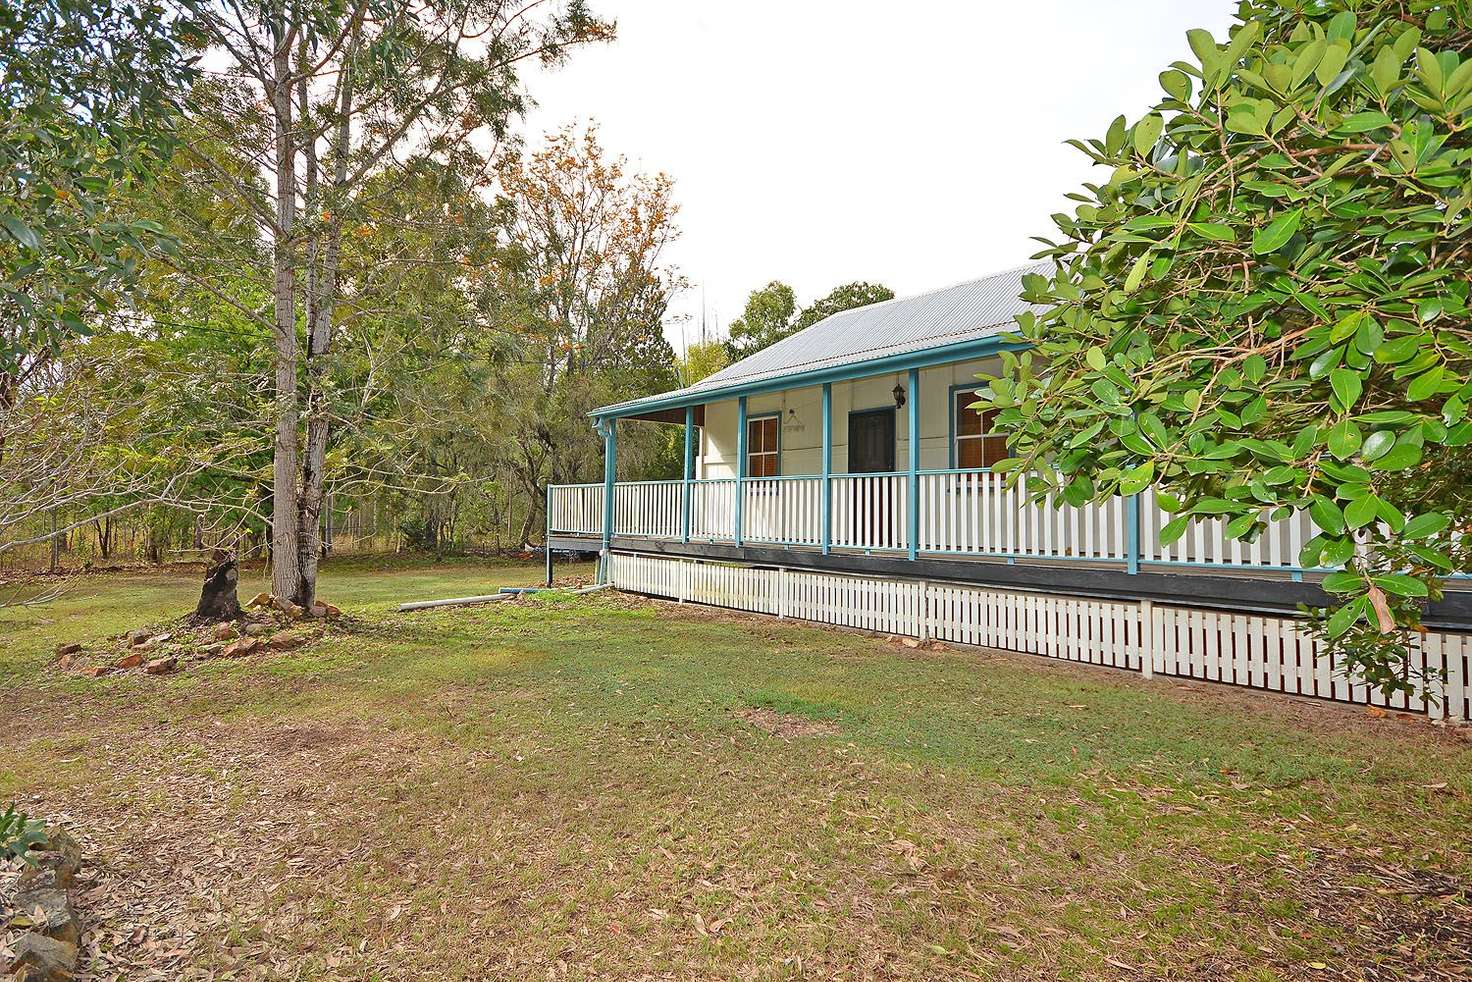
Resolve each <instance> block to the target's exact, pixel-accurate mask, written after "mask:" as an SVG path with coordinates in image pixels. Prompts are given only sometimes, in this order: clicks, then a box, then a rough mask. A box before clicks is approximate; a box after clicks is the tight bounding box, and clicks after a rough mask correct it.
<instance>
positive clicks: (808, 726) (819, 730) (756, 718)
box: [736, 707, 839, 740]
mask: <svg viewBox="0 0 1472 982" xmlns="http://www.w3.org/2000/svg"><path fill="white" fill-rule="evenodd" d="M736 715H737V716H739V717H741V718H742V719H744V720H746V722H748V723H750V724H751V725H752V726H755V727H756V728H757V729H759V730H765V731H766V732H768V733H770V734H772V735H773V736H778V737H781V738H782V739H784V740H791V739H792V738H793V737H812V736H837V735H838V733H839V729H838V727H836V726H834V725H833V724H832V723H820V722H818V721H817V720H813V719H808V718H807V717H805V716H794V715H792V714H791V713H779V712H777V711H776V710H774V709H758V708H755V707H752V708H748V709H738V710H737V711H736Z"/></svg>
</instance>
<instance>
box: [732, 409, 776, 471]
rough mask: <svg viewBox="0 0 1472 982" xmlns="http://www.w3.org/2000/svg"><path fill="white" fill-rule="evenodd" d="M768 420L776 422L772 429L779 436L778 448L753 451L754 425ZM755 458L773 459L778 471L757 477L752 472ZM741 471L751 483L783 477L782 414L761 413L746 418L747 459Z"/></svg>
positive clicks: (742, 463)
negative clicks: (752, 432)
mask: <svg viewBox="0 0 1472 982" xmlns="http://www.w3.org/2000/svg"><path fill="white" fill-rule="evenodd" d="M767 420H775V421H776V425H775V426H774V427H772V429H773V431H774V432H775V433H776V434H777V446H776V449H774V450H760V451H754V450H752V449H751V428H752V424H754V423H763V422H766V421H767ZM754 456H761V457H771V458H772V459H773V461H774V463H775V467H776V469H775V470H774V471H773V473H771V474H763V475H762V476H761V477H757V476H755V475H753V474H752V472H751V459H752V457H754ZM741 471H742V473H743V474H744V475H745V477H746V479H747V480H749V481H765V480H770V479H771V478H774V477H781V476H782V413H781V412H774V413H759V414H756V415H750V416H747V417H746V459H745V460H743V461H742V462H741Z"/></svg>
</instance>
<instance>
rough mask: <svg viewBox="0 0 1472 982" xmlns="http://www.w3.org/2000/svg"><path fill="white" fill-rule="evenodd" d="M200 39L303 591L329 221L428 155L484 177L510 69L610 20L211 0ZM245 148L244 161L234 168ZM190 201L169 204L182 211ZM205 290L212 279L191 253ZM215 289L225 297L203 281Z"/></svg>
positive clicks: (278, 501) (215, 174)
mask: <svg viewBox="0 0 1472 982" xmlns="http://www.w3.org/2000/svg"><path fill="white" fill-rule="evenodd" d="M199 22H200V30H201V33H202V36H203V44H204V45H205V46H206V47H208V48H209V49H211V56H212V57H218V58H219V59H221V60H222V61H223V62H224V63H225V66H226V67H225V68H224V70H223V73H222V74H221V75H220V76H219V81H218V82H217V83H216V85H215V86H213V88H212V90H211V93H210V99H209V101H207V102H204V103H202V104H201V107H200V109H199V111H197V112H196V117H195V118H196V120H197V121H198V122H200V123H201V124H203V125H206V126H208V125H209V124H211V123H212V122H213V123H215V124H217V125H216V130H215V132H211V133H206V134H205V135H204V136H203V137H202V138H201V139H199V140H196V141H192V142H191V143H190V144H189V146H188V148H187V149H188V152H190V153H191V154H193V156H194V157H195V159H196V161H197V163H198V165H199V169H200V171H201V172H202V174H203V175H204V178H203V179H204V180H205V181H206V182H207V184H208V188H209V190H210V191H211V193H214V194H217V195H223V196H230V197H233V198H235V199H236V200H237V201H239V202H240V203H241V204H242V205H244V206H245V207H246V208H247V209H248V210H249V212H250V213H251V215H252V217H253V220H254V222H255V224H256V226H257V228H258V230H259V232H260V234H261V236H262V238H263V239H264V241H265V242H266V243H267V244H268V248H267V249H266V254H267V256H266V258H267V259H268V261H269V282H270V293H271V305H270V310H269V313H268V312H264V311H261V310H259V309H256V308H252V307H249V306H247V305H243V304H241V305H237V306H238V309H239V310H240V312H241V313H242V315H244V316H247V317H249V318H250V319H251V320H252V321H254V322H255V323H257V324H258V325H260V326H262V327H264V328H266V329H268V330H269V331H270V333H271V337H272V343H273V360H274V388H275V401H274V415H275V434H274V448H273V468H272V483H273V492H272V508H271V521H272V526H271V544H272V589H273V592H274V593H275V594H276V595H277V596H279V597H281V598H283V599H289V600H292V601H295V602H296V603H298V604H303V605H308V604H310V603H311V602H312V601H313V599H314V597H315V591H316V578H317V564H318V559H319V554H320V531H319V520H320V513H321V509H322V506H323V488H324V468H325V466H326V457H327V451H328V444H329V437H330V431H331V426H330V419H331V416H330V413H329V412H328V411H327V408H326V407H327V404H328V402H329V399H330V393H329V391H328V389H329V382H328V379H329V375H330V372H329V362H330V360H331V357H332V351H333V342H334V339H335V337H336V335H337V332H338V329H339V326H340V324H339V316H338V311H339V306H340V304H341V302H342V300H343V295H344V291H345V290H349V289H351V288H352V284H350V283H345V282H344V281H343V279H342V275H341V274H342V270H341V263H342V256H343V237H344V232H345V230H347V229H352V228H354V227H356V226H357V225H358V224H360V223H363V222H366V221H376V222H382V223H391V222H392V221H393V220H394V216H392V215H383V214H377V215H372V214H369V213H367V212H366V211H365V208H364V203H363V201H362V200H361V193H362V191H363V189H364V188H365V187H366V186H367V185H368V184H369V183H370V182H371V181H373V180H374V179H375V176H376V175H379V174H380V173H382V172H393V171H396V170H400V169H402V168H404V167H405V166H406V163H405V162H406V159H407V158H409V157H418V158H429V159H433V160H435V161H438V162H439V163H440V164H442V165H444V166H447V167H452V168H456V169H458V170H460V171H461V172H463V173H464V174H465V175H466V176H467V179H468V180H469V181H470V182H471V183H472V184H475V185H477V186H482V187H489V186H490V182H491V173H490V169H489V167H488V164H487V157H488V155H487V153H486V151H485V144H486V143H492V144H494V143H495V142H497V141H499V140H501V139H502V138H503V137H504V136H505V135H506V132H507V126H508V123H509V121H510V120H511V119H512V117H514V116H515V115H516V114H517V113H519V112H521V111H522V110H523V109H524V108H525V103H524V97H523V95H522V94H521V84H520V81H519V77H518V72H519V70H520V68H521V66H523V65H524V64H526V63H529V62H537V63H552V62H556V61H558V60H559V59H561V58H563V57H564V56H565V55H566V53H567V52H568V50H569V49H570V48H571V47H572V46H574V45H578V44H582V43H587V42H592V41H599V40H603V39H606V38H608V37H611V34H612V27H611V25H610V24H608V23H607V22H604V21H601V20H599V19H597V18H596V17H594V16H593V15H592V14H591V13H589V11H588V10H587V8H586V7H585V6H584V4H583V3H582V0H570V2H568V3H565V4H562V5H560V6H559V7H557V8H556V9H553V8H550V7H544V6H543V5H540V4H537V3H519V2H510V0H313V2H297V0H290V2H288V0H266V2H241V0H228V2H225V3H222V4H218V5H211V6H209V7H208V8H206V9H202V10H201V11H200V14H199ZM242 161H245V162H246V163H248V164H249V165H250V167H252V168H254V169H255V170H256V171H257V173H254V174H242V173H241V168H240V164H241V162H242ZM191 217H192V216H181V218H182V219H183V220H185V221H187V220H189V219H190V218H191ZM177 268H178V270H179V272H180V273H181V274H183V275H186V276H195V277H196V278H197V279H198V282H199V285H200V286H201V287H202V288H205V289H216V284H215V283H214V282H213V278H212V277H211V276H209V275H202V274H200V273H199V272H198V271H196V270H194V269H192V268H191V264H190V263H189V261H188V259H187V257H186V258H181V260H180V261H179V263H178V264H177ZM218 292H219V295H220V298H221V300H222V302H226V303H230V302H233V300H232V298H231V297H230V296H229V295H228V294H227V292H226V291H223V290H220V291H218Z"/></svg>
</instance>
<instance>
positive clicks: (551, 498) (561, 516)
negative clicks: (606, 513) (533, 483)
mask: <svg viewBox="0 0 1472 982" xmlns="http://www.w3.org/2000/svg"><path fill="white" fill-rule="evenodd" d="M547 507H548V509H549V510H550V512H551V514H550V515H548V518H547V526H548V528H549V529H550V530H551V531H553V532H570V533H572V534H573V535H602V534H603V485H601V484H555V485H553V486H552V487H551V488H550V489H549V490H548V493H547Z"/></svg>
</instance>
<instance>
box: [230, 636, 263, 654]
mask: <svg viewBox="0 0 1472 982" xmlns="http://www.w3.org/2000/svg"><path fill="white" fill-rule="evenodd" d="M261 644H262V641H261V639H260V638H241V639H240V640H239V641H235V642H232V643H231V644H227V645H226V646H225V648H224V650H223V651H221V652H220V654H221V655H222V656H224V657H226V658H238V657H240V656H241V655H248V654H250V653H251V652H253V651H255V650H257V649H259V648H260V646H261Z"/></svg>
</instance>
